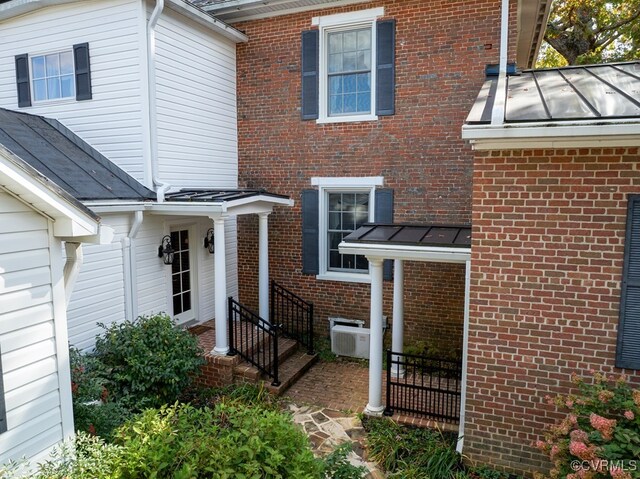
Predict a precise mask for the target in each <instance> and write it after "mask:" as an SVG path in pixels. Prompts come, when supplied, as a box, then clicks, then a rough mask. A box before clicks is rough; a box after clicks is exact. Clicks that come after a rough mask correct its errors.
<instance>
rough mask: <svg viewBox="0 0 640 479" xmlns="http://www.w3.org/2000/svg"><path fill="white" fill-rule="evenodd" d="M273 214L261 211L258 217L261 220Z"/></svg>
mask: <svg viewBox="0 0 640 479" xmlns="http://www.w3.org/2000/svg"><path fill="white" fill-rule="evenodd" d="M270 214H271V211H261V212H260V213H258V217H260V218H266V217H267V216H269V215H270Z"/></svg>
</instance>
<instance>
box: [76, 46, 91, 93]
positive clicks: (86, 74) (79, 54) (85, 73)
mask: <svg viewBox="0 0 640 479" xmlns="http://www.w3.org/2000/svg"><path fill="white" fill-rule="evenodd" d="M73 60H74V62H75V69H76V72H75V73H76V100H78V101H81V100H91V64H90V62H89V44H88V43H79V44H78V45H74V46H73Z"/></svg>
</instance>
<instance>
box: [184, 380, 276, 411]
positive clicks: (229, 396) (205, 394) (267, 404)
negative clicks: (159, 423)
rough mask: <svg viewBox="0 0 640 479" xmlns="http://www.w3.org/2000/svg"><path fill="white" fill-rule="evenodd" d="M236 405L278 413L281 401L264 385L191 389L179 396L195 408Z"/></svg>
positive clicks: (196, 387)
mask: <svg viewBox="0 0 640 479" xmlns="http://www.w3.org/2000/svg"><path fill="white" fill-rule="evenodd" d="M221 401H222V402H225V403H227V404H230V403H237V404H243V405H245V406H259V407H261V408H263V409H269V410H271V411H280V410H282V406H283V399H282V398H280V397H278V396H275V395H273V394H269V392H268V391H267V390H266V389H265V388H264V384H262V383H261V384H260V385H254V384H239V385H238V384H231V385H229V386H223V387H217V388H207V387H201V386H195V387H191V388H189V389H188V390H186V391H185V392H184V393H183V394H182V395H181V396H180V402H183V403H189V404H191V405H192V406H195V407H214V406H215V405H216V404H217V403H219V402H221Z"/></svg>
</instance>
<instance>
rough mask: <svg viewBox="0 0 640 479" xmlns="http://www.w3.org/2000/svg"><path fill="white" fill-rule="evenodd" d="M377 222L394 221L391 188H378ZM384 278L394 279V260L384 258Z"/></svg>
mask: <svg viewBox="0 0 640 479" xmlns="http://www.w3.org/2000/svg"><path fill="white" fill-rule="evenodd" d="M374 222H375V223H386V224H391V223H393V190H392V189H390V188H380V189H377V190H376V207H375V218H374ZM383 268H384V270H383V275H384V279H386V280H392V279H393V261H391V260H390V259H386V260H384V266H383Z"/></svg>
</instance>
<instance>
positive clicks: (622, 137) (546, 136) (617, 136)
mask: <svg viewBox="0 0 640 479" xmlns="http://www.w3.org/2000/svg"><path fill="white" fill-rule="evenodd" d="M462 139H464V140H469V141H470V142H471V144H472V145H473V147H474V149H476V150H491V149H501V148H519V149H522V148H529V147H546V148H574V147H575V148H578V147H604V146H640V122H638V120H637V119H634V120H632V121H621V120H617V121H599V122H597V123H596V122H589V123H586V122H581V123H577V122H554V123H523V124H521V125H519V124H509V125H500V126H497V127H496V126H492V125H464V126H463V127H462Z"/></svg>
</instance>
